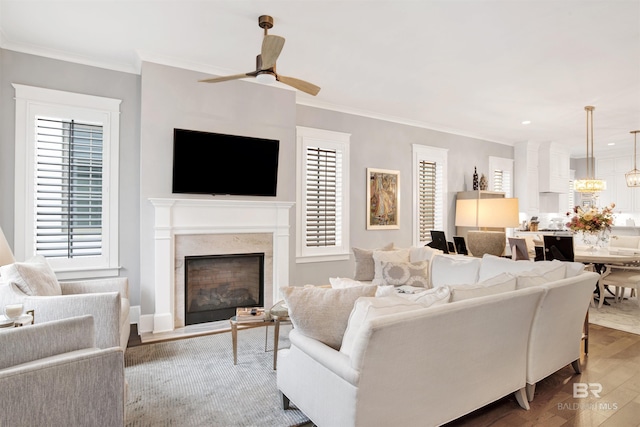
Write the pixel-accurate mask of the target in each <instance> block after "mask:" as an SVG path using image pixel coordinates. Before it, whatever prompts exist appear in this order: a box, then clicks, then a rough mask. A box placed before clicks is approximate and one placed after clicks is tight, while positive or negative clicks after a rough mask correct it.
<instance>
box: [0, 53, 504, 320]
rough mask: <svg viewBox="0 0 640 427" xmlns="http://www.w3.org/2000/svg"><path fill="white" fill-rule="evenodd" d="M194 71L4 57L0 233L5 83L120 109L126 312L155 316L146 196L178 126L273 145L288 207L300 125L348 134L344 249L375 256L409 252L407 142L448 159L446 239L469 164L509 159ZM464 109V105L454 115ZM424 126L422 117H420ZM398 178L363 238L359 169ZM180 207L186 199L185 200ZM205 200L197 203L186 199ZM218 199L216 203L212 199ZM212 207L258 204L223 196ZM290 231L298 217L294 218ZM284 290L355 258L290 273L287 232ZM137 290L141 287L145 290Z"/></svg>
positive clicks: (7, 197)
mask: <svg viewBox="0 0 640 427" xmlns="http://www.w3.org/2000/svg"><path fill="white" fill-rule="evenodd" d="M203 77H204V75H203V74H201V73H197V72H194V71H189V70H184V69H179V68H173V67H168V66H164V65H159V64H153V63H143V65H142V72H141V75H140V76H138V75H132V74H127V73H121V72H116V71H109V70H104V69H100V68H95V67H89V66H84V65H78V64H73V63H68V62H64V61H57V60H51V59H47V58H42V57H37V56H33V55H27V54H21V53H17V52H13V51H7V50H0V105H1V108H2V117H1V122H0V124H1V129H0V179H1V181H0V197H1V200H3V201H5V203H3V204H2V205H0V225H1V226H2V228H3V229H4V230H5V232H6V234H7V237H8V239H9V241H10V242H12V241H13V184H14V178H13V176H14V164H13V153H14V147H13V145H14V132H15V129H14V127H15V125H14V109H15V105H14V101H13V96H14V91H13V88H12V87H11V83H21V84H27V85H33V86H41V87H47V88H51V89H60V90H67V91H72V92H80V93H87V94H92V95H99V96H108V97H113V98H119V99H122V100H123V102H122V110H121V138H120V141H121V148H120V168H121V170H120V239H121V241H120V253H121V256H120V259H121V265H122V266H123V270H122V273H121V274H122V275H126V276H128V277H129V278H130V284H131V300H132V301H131V302H132V305H140V306H141V312H142V314H152V313H153V311H154V302H155V301H154V298H153V295H152V294H151V293H152V292H151V291H150V292H147V293H145V294H143V293H142V291H141V289H151V290H152V289H153V287H154V286H153V280H154V277H153V268H152V267H151V265H152V264H151V260H152V258H151V256H152V253H153V248H154V246H153V211H152V208H151V205H150V203H149V201H148V198H150V197H170V196H171V162H172V157H171V156H172V131H173V128H174V127H182V128H186V129H196V130H204V131H212V132H221V133H230V134H238V135H247V136H258V137H266V138H275V139H279V140H280V141H281V151H280V153H281V157H280V170H279V176H278V182H279V185H278V195H277V197H275V200H281V201H295V199H296V184H295V174H296V172H295V153H296V147H295V143H296V138H295V128H296V126H297V125H298V126H307V127H314V128H320V129H327V130H333V131H339V132H345V133H350V134H351V156H350V158H351V165H350V167H351V189H352V191H351V193H350V195H351V199H350V203H351V236H350V239H351V241H350V243H351V246H357V247H364V248H375V247H379V246H382V245H384V244H386V243H388V242H394V243H395V244H396V245H397V246H403V247H406V246H409V245H411V243H412V229H411V227H412V216H411V205H412V204H411V197H412V189H411V172H412V164H411V159H412V153H411V146H412V144H423V145H428V146H435V147H442V148H448V149H449V160H448V177H447V179H448V197H447V207H448V209H449V216H448V220H447V222H448V228H447V230H445V231H446V232H447V235H448V236H452V235H453V233H454V231H455V227H454V207H455V193H456V192H457V191H464V190H468V189H470V188H471V175H472V173H473V168H474V166H477V168H478V172H479V173H482V172H485V173H487V172H488V157H489V156H499V157H507V158H513V148H512V147H510V146H505V145H501V144H496V143H491V142H487V141H481V140H476V139H473V138H468V137H463V136H458V135H452V134H447V133H443V132H438V131H433V130H429V129H423V128H418V127H414V126H408V125H404V124H398V123H394V122H388V121H383V120H377V119H372V118H367V117H361V116H357V115H352V114H345V113H340V112H335V111H328V110H323V109H318V108H313V107H308V106H300V105H297V104H296V102H295V100H296V94H295V92H293V91H288V90H282V89H278V88H275V87H270V86H263V85H258V84H254V83H249V82H243V81H233V82H226V83H221V84H211V85H207V84H203V83H198V82H197V80H198V79H201V78H203ZM461 108H463V106H461ZM425 121H428V118H425ZM368 167H373V168H384V169H395V170H399V171H400V174H401V203H402V206H401V219H400V224H401V228H400V229H399V230H380V231H367V230H366V227H365V207H366V203H365V202H366V201H365V197H366V187H365V178H366V177H365V173H366V168H368ZM185 197H188V196H185ZM192 197H202V196H192ZM216 197H220V196H216ZM220 198H236V199H255V198H251V197H231V196H222V197H220ZM291 223H292V224H295V210H294V209H292V211H291ZM290 248H291V260H290V261H291V262H290V269H291V271H290V279H291V283H290V284H292V285H303V284H306V283H313V284H319V283H327V282H328V278H329V277H330V276H341V277H351V276H352V274H353V269H354V263H353V260H349V261H340V262H324V263H311V264H309V263H305V264H296V263H295V227H292V229H291V241H290ZM142 284H144V286H142Z"/></svg>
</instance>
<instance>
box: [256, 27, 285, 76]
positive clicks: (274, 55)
mask: <svg viewBox="0 0 640 427" xmlns="http://www.w3.org/2000/svg"><path fill="white" fill-rule="evenodd" d="M283 46H284V37H280V36H272V35H266V36H264V39H263V40H262V52H261V53H260V54H261V55H262V69H263V70H268V69H269V68H272V67H273V66H274V65H276V60H277V59H278V56H280V52H281V51H282V47H283Z"/></svg>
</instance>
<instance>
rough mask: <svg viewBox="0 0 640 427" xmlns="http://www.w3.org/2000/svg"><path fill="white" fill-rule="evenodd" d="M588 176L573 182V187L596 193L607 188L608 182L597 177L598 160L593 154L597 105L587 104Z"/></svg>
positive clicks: (579, 190)
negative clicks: (594, 116) (594, 113)
mask: <svg viewBox="0 0 640 427" xmlns="http://www.w3.org/2000/svg"><path fill="white" fill-rule="evenodd" d="M584 109H585V111H586V112H587V176H586V177H585V178H583V179H577V180H575V181H574V182H573V189H574V190H575V191H577V192H578V193H587V194H595V193H599V192H601V191H603V190H606V189H607V183H606V182H605V181H603V180H601V179H596V178H595V173H596V160H595V157H594V156H593V110H595V109H596V107H592V106H590V105H587V106H586V107H584Z"/></svg>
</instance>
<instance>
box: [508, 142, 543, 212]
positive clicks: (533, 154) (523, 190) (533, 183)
mask: <svg viewBox="0 0 640 427" xmlns="http://www.w3.org/2000/svg"><path fill="white" fill-rule="evenodd" d="M513 154H514V169H515V173H514V175H515V180H514V189H515V192H514V197H517V198H518V203H519V209H520V212H525V213H526V214H527V215H528V216H531V215H536V214H538V213H539V211H540V197H539V194H538V193H539V190H538V144H537V143H535V142H522V143H518V144H515V145H514V147H513Z"/></svg>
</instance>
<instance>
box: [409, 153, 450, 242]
mask: <svg viewBox="0 0 640 427" xmlns="http://www.w3.org/2000/svg"><path fill="white" fill-rule="evenodd" d="M447 154H448V150H447V149H444V148H436V147H428V146H425V145H419V144H414V145H413V193H414V194H413V223H414V226H413V230H414V232H413V244H414V245H415V246H422V245H425V244H426V243H428V242H430V241H431V230H442V231H444V230H446V227H447V221H446V218H447V212H446V207H445V200H446V194H447V180H446V179H445V177H446V176H447Z"/></svg>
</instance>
